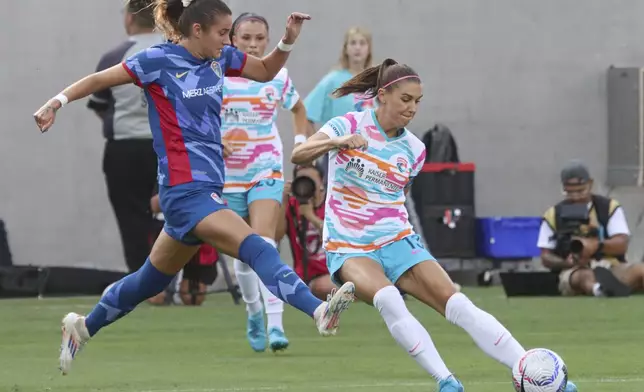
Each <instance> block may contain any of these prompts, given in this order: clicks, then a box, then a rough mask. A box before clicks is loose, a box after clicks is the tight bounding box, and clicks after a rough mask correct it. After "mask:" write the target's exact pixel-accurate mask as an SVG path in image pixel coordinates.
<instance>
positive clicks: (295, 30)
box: [242, 12, 311, 82]
mask: <svg viewBox="0 0 644 392" xmlns="http://www.w3.org/2000/svg"><path fill="white" fill-rule="evenodd" d="M310 19H311V17H310V16H309V15H307V14H303V13H300V12H293V13H292V14H291V15H289V17H288V20H287V21H286V32H285V33H284V37H283V38H282V40H281V41H280V43H279V44H277V47H276V48H275V49H273V51H272V52H270V53H269V54H268V55H266V56H264V57H263V58H261V59H260V58H257V57H254V56H248V57H247V59H246V65H245V66H244V70H243V72H242V76H243V77H245V78H247V79H252V80H255V81H258V82H269V81H271V80H273V79H274V78H275V76H277V73H278V72H279V71H280V70H281V69H282V68H283V67H284V64H286V60H287V59H288V55H289V54H290V52H291V50H292V49H293V44H294V43H295V41H296V40H297V37H298V36H299V35H300V31H301V30H302V25H303V24H304V21H305V20H310Z"/></svg>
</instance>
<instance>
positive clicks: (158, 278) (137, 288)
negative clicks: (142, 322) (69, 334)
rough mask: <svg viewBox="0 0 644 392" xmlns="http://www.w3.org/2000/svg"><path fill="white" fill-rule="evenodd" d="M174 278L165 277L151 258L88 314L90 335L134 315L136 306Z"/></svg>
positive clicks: (86, 321) (109, 291) (109, 292)
mask: <svg viewBox="0 0 644 392" xmlns="http://www.w3.org/2000/svg"><path fill="white" fill-rule="evenodd" d="M173 277H174V275H166V274H164V273H163V272H161V271H159V270H158V269H156V267H155V266H153V265H152V263H151V262H150V258H149V257H148V259H147V260H146V262H145V264H143V266H142V267H141V268H140V269H139V270H138V271H136V272H134V273H132V274H130V275H128V276H126V277H124V278H123V279H121V280H119V281H118V282H116V283H115V284H114V285H113V286H112V287H111V288H110V289H109V290H108V291H107V293H105V295H104V296H103V297H102V298H101V299H100V301H99V302H98V304H97V305H96V307H94V309H93V310H92V311H91V312H90V314H89V315H87V318H86V319H85V325H86V326H87V331H88V332H89V335H90V336H94V335H95V334H96V332H98V330H99V329H101V328H103V327H104V326H106V325H109V324H111V323H113V322H114V321H116V320H118V319H119V318H121V317H123V316H125V315H126V314H128V313H129V312H131V311H132V310H133V309H134V308H135V307H136V305H138V304H140V303H141V302H143V301H145V300H146V299H148V298H150V297H152V296H155V295H157V294H159V293H160V292H161V291H163V290H164V289H165V288H166V286H168V284H170V282H171V281H172V278H173Z"/></svg>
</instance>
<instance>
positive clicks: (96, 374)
mask: <svg viewBox="0 0 644 392" xmlns="http://www.w3.org/2000/svg"><path fill="white" fill-rule="evenodd" d="M465 292H466V294H468V295H469V296H470V298H472V299H473V300H474V301H475V302H477V303H478V304H479V305H480V306H481V307H483V308H484V309H487V310H488V311H490V312H491V313H493V314H494V315H496V316H497V317H498V318H499V319H500V320H501V321H502V322H504V323H505V324H506V325H507V327H508V328H509V329H510V330H511V331H513V333H514V335H515V336H516V337H518V338H519V340H520V341H521V342H522V343H523V344H524V345H525V346H526V347H548V348H550V349H553V350H555V351H556V352H558V353H559V354H560V355H562V356H563V358H564V360H565V361H566V363H567V365H568V368H569V371H570V376H571V379H572V380H573V381H575V382H577V384H578V386H579V387H580V390H581V391H584V392H591V391H592V392H612V391H615V392H617V391H619V392H629V391H644V354H643V352H642V341H643V339H642V336H643V332H644V310H643V309H642V302H643V301H644V297H634V298H629V299H619V300H609V299H593V298H574V299H549V298H545V299H507V298H505V296H504V295H503V293H502V292H501V290H500V289H497V288H492V289H466V290H465ZM95 301H96V298H66V299H44V300H35V299H34V300H4V301H0V391H2V392H4V391H10V392H36V391H38V392H89V391H110V392H228V391H230V392H233V391H239V392H250V391H302V392H319V391H331V390H339V391H355V392H360V391H410V392H411V391H414V392H415V391H424V392H427V391H434V390H435V386H434V382H433V381H432V380H431V379H430V377H429V376H427V375H426V374H424V373H423V372H422V371H421V370H420V368H419V367H417V365H416V364H415V363H414V362H413V361H412V360H411V359H410V358H408V357H407V355H406V354H405V353H404V352H403V350H402V349H400V348H399V347H398V346H397V345H396V343H395V342H394V341H393V339H392V338H391V337H390V335H389V332H388V331H387V328H386V327H385V326H384V323H383V322H382V321H381V319H380V317H379V315H378V313H377V312H376V311H375V310H374V309H373V308H371V307H369V306H367V305H364V304H360V303H356V304H354V305H353V306H352V307H351V308H350V309H349V311H348V312H347V313H345V315H344V317H343V320H342V324H341V328H340V333H339V335H338V336H336V337H334V338H322V337H319V336H318V335H317V332H316V330H315V328H314V326H313V324H312V321H311V320H309V319H308V318H307V317H305V316H304V315H301V314H299V313H298V312H296V311H295V310H293V309H290V308H288V309H287V311H286V315H285V325H286V328H287V333H288V337H289V338H290V340H291V347H290V348H289V349H288V351H286V352H284V353H281V354H278V355H274V354H273V353H271V352H265V353H262V354H256V353H254V352H252V351H251V350H250V348H249V347H248V345H247V343H246V340H245V337H244V328H245V311H244V309H243V307H242V306H235V305H233V303H232V301H231V299H230V297H229V296H228V295H225V294H217V295H213V296H210V297H209V298H208V301H207V302H206V304H205V305H204V306H203V307H201V308H187V307H179V306H174V307H167V308H153V307H150V306H147V305H144V306H141V307H140V308H139V309H138V310H137V311H135V312H134V313H132V314H131V315H130V316H128V317H126V318H125V319H122V320H121V321H119V322H118V323H117V324H115V325H113V326H112V327H110V328H107V329H105V330H103V331H101V332H100V333H99V335H97V337H96V339H95V340H94V341H92V342H91V343H90V344H89V345H88V346H87V347H86V349H85V351H83V353H82V354H80V356H79V357H77V360H76V363H75V367H74V369H73V370H72V373H71V374H70V375H68V376H65V377H62V376H61V375H60V374H59V372H58V370H57V359H58V349H59V344H60V333H59V330H60V326H59V322H60V319H61V318H62V316H63V315H64V314H65V313H66V312H69V311H76V312H80V313H85V312H87V311H89V310H90V309H91V306H92V305H93V304H94V302H95ZM408 305H409V307H410V308H411V310H412V312H413V313H414V314H415V315H416V316H417V317H418V318H419V319H420V321H421V322H422V323H423V324H424V325H425V326H426V327H427V328H428V329H429V331H430V333H431V334H432V336H433V338H434V340H435V342H436V344H437V346H438V348H439V350H440V351H441V353H442V355H443V357H444V359H445V361H446V362H447V364H448V365H449V367H450V368H451V369H452V370H453V371H454V372H455V373H456V374H457V375H458V376H459V377H460V378H461V379H462V381H463V383H464V385H465V387H466V390H467V391H468V392H503V391H508V392H510V391H512V390H513V387H512V385H511V382H510V375H509V372H508V371H507V370H506V369H505V368H503V367H502V366H501V365H499V364H497V363H496V362H494V361H493V360H491V359H488V358H487V357H486V356H484V355H483V354H482V353H481V352H480V351H479V350H478V349H477V348H476V346H474V344H473V343H472V342H471V340H470V339H469V336H467V335H466V334H465V333H464V332H462V331H461V330H460V329H459V328H457V327H454V326H452V325H450V324H448V323H447V322H446V321H445V320H443V319H442V318H440V317H438V316H436V315H435V314H433V312H432V311H431V310H430V309H428V308H426V307H424V306H422V305H421V304H420V303H418V302H416V301H415V300H409V301H408Z"/></svg>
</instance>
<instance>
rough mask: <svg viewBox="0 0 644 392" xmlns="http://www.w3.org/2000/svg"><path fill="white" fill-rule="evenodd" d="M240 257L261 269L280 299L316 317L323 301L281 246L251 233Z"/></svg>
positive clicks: (261, 276) (256, 268) (243, 243)
mask: <svg viewBox="0 0 644 392" xmlns="http://www.w3.org/2000/svg"><path fill="white" fill-rule="evenodd" d="M239 259H240V260H241V261H243V262H244V263H246V264H248V265H250V267H251V268H252V269H253V270H254V271H255V272H256V273H257V276H259V278H260V279H261V280H262V282H264V284H265V285H266V288H268V290H270V292H271V293H273V294H275V295H276V296H277V297H278V298H279V299H281V300H282V301H284V302H286V303H287V304H289V305H292V306H293V307H295V308H297V309H299V310H301V311H303V312H304V313H306V314H308V315H309V316H311V317H313V313H314V312H315V309H317V308H318V306H320V304H322V301H320V300H319V299H318V298H316V297H315V296H314V295H313V294H312V293H311V290H310V289H309V287H308V286H307V285H306V284H305V283H304V282H302V279H300V278H299V277H298V276H297V274H296V273H295V272H293V270H292V269H291V268H290V267H289V266H287V265H285V264H284V263H282V260H280V255H279V253H278V252H277V249H275V247H273V246H272V245H270V244H269V243H267V242H266V241H264V240H263V239H262V237H260V236H258V235H256V234H251V235H249V236H248V237H246V238H245V239H244V240H243V241H242V243H241V245H240V246H239Z"/></svg>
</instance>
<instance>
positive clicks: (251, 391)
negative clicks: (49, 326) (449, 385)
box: [135, 377, 644, 392]
mask: <svg viewBox="0 0 644 392" xmlns="http://www.w3.org/2000/svg"><path fill="white" fill-rule="evenodd" d="M572 381H573V382H574V383H575V384H591V385H592V384H629V383H635V384H637V383H644V378H638V377H634V378H596V379H592V378H588V379H577V380H572ZM504 384H507V385H511V384H512V382H511V381H510V380H507V381H473V382H468V383H466V385H504ZM433 385H436V383H435V382H415V383H413V382H412V383H400V382H397V383H373V384H321V385H311V384H308V386H307V388H311V389H339V390H342V389H366V388H393V387H426V386H433ZM298 388H299V387H298ZM295 389H296V388H294V387H289V386H288V385H275V386H265V387H231V388H187V389H181V388H178V389H150V390H142V391H141V390H137V391H135V392H262V391H289V390H295Z"/></svg>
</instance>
